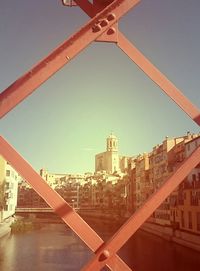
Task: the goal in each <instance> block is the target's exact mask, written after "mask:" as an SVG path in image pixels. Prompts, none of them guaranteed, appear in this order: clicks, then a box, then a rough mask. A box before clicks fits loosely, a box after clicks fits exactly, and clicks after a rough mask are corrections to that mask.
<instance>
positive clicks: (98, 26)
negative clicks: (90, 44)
mask: <svg viewBox="0 0 200 271" xmlns="http://www.w3.org/2000/svg"><path fill="white" fill-rule="evenodd" d="M92 31H93V32H99V31H101V25H100V24H96V25H94V26H93V27H92Z"/></svg>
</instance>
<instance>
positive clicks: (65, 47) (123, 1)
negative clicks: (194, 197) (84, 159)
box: [0, 0, 200, 271]
mask: <svg viewBox="0 0 200 271" xmlns="http://www.w3.org/2000/svg"><path fill="white" fill-rule="evenodd" d="M74 2H75V3H76V4H77V5H79V6H80V7H81V8H82V9H83V10H84V12H86V13H87V14H88V15H89V16H90V17H91V18H92V19H91V20H90V21H89V22H88V23H87V24H86V25H85V26H84V27H83V28H81V29H80V30H79V31H78V32H77V33H76V34H74V35H73V36H72V37H71V38H69V39H68V40H66V41H65V42H64V43H63V44H61V45H60V46H59V47H58V48H57V49H55V50H54V51H53V52H52V53H51V54H50V55H49V56H47V57H46V58H45V59H44V60H42V61H41V62H40V63H39V64H37V65H36V66H35V67H34V68H33V69H31V70H30V71H29V72H28V73H26V74H25V75H24V76H22V77H21V78H19V79H18V80H17V81H16V82H14V83H13V84H12V85H11V86H10V87H8V88H7V89H6V90H4V91H3V92H2V93H1V94H0V118H2V117H3V116H4V115H5V114H7V113H8V112H9V111H10V110H12V109H13V108H14V107H15V106H16V105H17V104H18V103H20V102H21V101H22V100H24V99H25V98H26V97H27V96H28V95H30V94H31V93H32V92H33V91H34V90H36V89H37V88H38V87H39V86H40V85H41V84H42V83H44V82H45V81H46V80H47V79H48V78H49V77H50V76H52V75H53V74H54V73H55V72H56V71H58V70H59V69H60V68H62V67H63V66H64V65H65V64H67V63H68V62H69V61H70V60H71V59H72V58H73V57H75V56H76V55H77V54H78V53H79V52H81V51H82V50H83V49H84V48H86V47H87V46H88V45H89V44H90V43H91V42H92V41H106V42H114V43H116V44H117V45H118V46H119V48H121V49H122V50H123V51H124V52H125V53H126V54H127V55H128V56H129V57H130V58H131V59H132V60H133V61H134V62H135V63H136V64H137V65H138V67H140V68H141V69H142V70H143V71H144V72H145V73H146V74H147V75H148V76H149V77H150V78H151V79H152V80H153V81H154V82H155V83H156V84H157V85H159V86H160V88H161V89H162V90H163V91H164V92H165V93H166V94H167V95H168V96H169V97H170V98H171V99H173V100H174V101H175V102H176V104H177V105H178V106H180V107H181V108H182V109H183V111H185V112H186V113H187V114H188V116H189V117H190V118H191V119H193V121H195V122H196V123H197V124H198V125H200V111H199V109H198V108H197V107H195V106H194V105H193V104H192V103H191V102H190V101H189V100H188V99H187V98H186V97H185V96H184V95H183V94H182V93H181V92H180V91H179V90H178V89H177V88H176V87H175V86H174V85H173V84H172V83H171V82H170V81H169V80H168V79H167V78H166V77H165V76H164V75H163V74H162V73H161V72H160V71H159V70H158V69H157V68H156V67H154V66H153V65H152V64H151V63H150V61H148V59H147V58H146V57H145V56H143V55H142V53H141V52H139V50H138V49H136V48H135V46H134V45H133V44H131V43H130V42H129V41H128V40H127V39H126V38H125V37H124V35H123V34H122V33H120V31H119V30H118V21H119V19H120V18H121V17H122V16H123V15H124V14H125V13H126V12H127V11H129V10H130V9H131V8H133V7H134V6H135V5H136V4H137V3H138V2H139V0H115V1H112V0H94V1H93V4H92V3H90V2H89V1H88V0H74ZM0 154H1V155H2V156H3V157H4V158H5V159H6V160H7V161H8V162H9V163H10V164H11V165H12V166H13V167H14V168H15V169H16V171H18V172H19V174H21V176H22V177H23V178H24V179H25V180H26V181H27V182H28V183H29V184H30V185H31V186H32V187H33V189H34V190H35V191H36V192H37V193H38V194H39V195H40V196H41V197H42V198H43V199H44V200H45V201H46V202H47V203H48V204H49V206H50V207H51V208H52V209H53V210H54V211H55V212H56V213H57V214H58V215H59V216H60V217H61V218H62V219H63V221H64V222H65V223H66V224H67V225H69V227H70V228H71V229H72V230H73V231H74V232H75V233H76V234H77V235H78V236H79V237H80V238H81V239H82V240H83V241H84V242H85V244H86V245H87V246H88V247H89V248H90V249H91V250H92V251H93V252H95V256H94V257H93V258H92V259H91V261H89V262H88V264H87V265H86V266H85V267H84V268H83V269H82V270H84V271H85V270H87V271H88V270H91V271H93V270H100V269H101V268H102V267H104V266H105V265H107V266H108V267H109V268H110V269H111V270H115V271H122V270H124V271H125V270H131V269H130V268H129V267H128V266H127V265H126V263H124V262H123V261H122V259H121V258H120V257H119V256H118V255H117V254H116V253H117V251H118V250H119V249H120V248H121V247H122V246H123V245H124V244H125V243H126V241H127V240H128V239H129V238H130V237H131V236H132V235H133V233H134V232H135V231H136V230H137V229H138V228H139V227H140V226H141V225H142V224H143V222H144V221H145V220H146V219H147V218H148V217H149V216H150V215H151V214H152V213H153V212H154V211H155V209H156V208H157V207H158V206H159V205H160V204H161V203H162V202H163V201H164V200H165V199H166V198H167V197H168V196H169V195H170V193H171V192H172V191H173V190H174V189H175V188H176V187H177V186H178V185H179V184H180V183H181V182H182V180H183V179H184V178H185V177H186V176H187V175H188V174H189V173H190V171H191V170H192V169H193V168H194V167H195V166H196V165H197V164H198V163H199V162H200V147H199V148H198V149H196V150H195V151H194V152H193V153H192V154H191V155H190V157H188V158H187V159H186V160H185V161H184V162H183V163H182V164H181V165H180V166H179V167H178V168H177V169H176V171H175V172H174V173H173V175H172V176H171V177H169V179H168V180H167V181H166V182H165V183H164V184H163V186H162V187H160V189H159V190H158V191H156V192H155V193H154V194H153V195H152V196H151V197H150V198H149V200H148V201H147V202H146V203H145V204H144V205H143V206H142V207H141V208H140V209H139V210H138V211H137V212H135V213H134V214H133V215H132V216H131V217H130V218H129V220H128V221H127V222H126V223H125V224H124V225H123V226H122V227H121V228H120V229H119V230H118V231H117V232H116V233H115V235H114V236H113V237H112V238H111V239H110V240H109V241H108V242H103V240H102V239H101V238H100V237H99V236H98V235H97V233H96V232H95V231H94V230H92V228H91V227H90V226H89V225H88V224H87V223H86V222H85V221H84V220H83V219H82V218H81V217H80V216H79V215H78V214H77V213H76V212H75V211H74V210H73V208H71V207H70V205H69V204H68V203H67V202H65V201H64V200H63V198H62V197H60V196H59V195H58V194H57V193H56V192H55V191H54V190H53V189H52V188H50V187H49V186H48V184H47V183H46V182H45V181H44V180H43V179H42V178H41V176H40V175H39V174H38V173H37V172H36V171H34V170H33V168H32V167H31V166H30V165H29V164H28V163H27V162H26V161H25V160H24V159H23V158H22V156H20V154H18V153H17V151H16V150H14V149H13V147H12V146H11V145H10V144H9V143H8V142H7V141H6V140H5V139H3V137H0Z"/></svg>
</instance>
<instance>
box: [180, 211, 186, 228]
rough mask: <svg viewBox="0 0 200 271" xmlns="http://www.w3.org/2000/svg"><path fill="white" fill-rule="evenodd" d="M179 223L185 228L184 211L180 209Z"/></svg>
mask: <svg viewBox="0 0 200 271" xmlns="http://www.w3.org/2000/svg"><path fill="white" fill-rule="evenodd" d="M181 225H182V227H183V228H185V220H184V211H181Z"/></svg>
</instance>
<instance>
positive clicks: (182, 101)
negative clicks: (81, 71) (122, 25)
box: [74, 0, 200, 125]
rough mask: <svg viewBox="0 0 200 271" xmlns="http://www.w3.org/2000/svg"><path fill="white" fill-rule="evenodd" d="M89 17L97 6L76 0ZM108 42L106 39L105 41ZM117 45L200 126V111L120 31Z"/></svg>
mask: <svg viewBox="0 0 200 271" xmlns="http://www.w3.org/2000/svg"><path fill="white" fill-rule="evenodd" d="M74 1H75V2H76V3H77V5H79V6H80V8H81V9H82V10H83V11H84V12H85V13H86V14H87V15H88V16H90V17H91V16H92V14H93V13H94V12H95V6H93V11H92V10H91V9H92V7H91V6H89V7H88V5H87V4H88V1H87V0H74ZM105 42H106V39H105ZM116 43H117V45H118V47H119V48H120V49H121V50H122V51H123V52H124V53H125V54H126V55H128V57H129V58H130V59H131V60H132V61H133V62H134V63H135V64H136V65H137V66H138V67H139V68H140V69H141V70H142V71H143V72H144V73H145V74H146V75H147V76H148V77H149V78H150V79H151V80H152V81H153V82H154V83H156V84H157V85H158V86H159V87H160V88H161V89H162V90H163V91H164V92H165V94H167V95H168V96H169V97H170V98H171V99H172V100H173V101H174V102H175V103H176V104H177V105H178V106H179V107H180V108H181V109H182V110H183V111H184V112H185V113H186V114H187V115H188V116H189V117H190V118H191V119H192V120H193V121H194V122H196V123H197V124H198V125H200V110H199V109H198V108H197V107H196V106H195V105H193V104H192V103H191V101H190V100H189V99H188V98H187V97H186V96H184V95H183V93H182V92H181V91H180V90H179V89H178V88H177V87H176V86H175V85H174V84H173V83H172V82H170V80H169V79H167V77H166V76H165V75H164V74H163V73H161V72H160V71H159V70H158V69H157V68H156V67H155V66H154V65H153V64H152V63H151V62H150V61H149V60H148V59H147V58H146V57H145V56H144V55H143V54H142V53H141V52H140V51H139V50H138V49H137V48H136V47H135V46H134V45H133V44H132V43H131V42H130V41H129V40H128V39H127V38H126V37H125V36H124V35H123V34H122V33H121V32H120V31H118V35H117V40H116Z"/></svg>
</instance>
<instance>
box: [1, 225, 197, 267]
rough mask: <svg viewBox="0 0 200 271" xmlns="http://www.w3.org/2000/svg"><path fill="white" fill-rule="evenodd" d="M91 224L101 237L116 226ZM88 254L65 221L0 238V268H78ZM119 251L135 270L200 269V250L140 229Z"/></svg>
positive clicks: (106, 236) (105, 236) (87, 250)
mask: <svg viewBox="0 0 200 271" xmlns="http://www.w3.org/2000/svg"><path fill="white" fill-rule="evenodd" d="M91 225H92V226H93V227H94V228H95V229H96V230H97V232H98V233H99V234H101V236H102V238H104V239H108V237H109V236H110V235H112V234H113V233H114V232H115V230H116V228H117V226H116V225H115V226H111V225H109V224H106V223H102V222H101V221H99V222H92V224H91ZM91 255H92V253H91V252H90V250H89V249H88V248H87V247H86V246H85V245H84V244H83V242H82V241H81V240H80V239H79V238H78V237H77V236H76V235H75V234H74V233H73V232H72V231H71V230H70V229H69V228H68V227H67V226H65V225H64V224H56V223H51V224H43V225H42V227H41V228H40V229H37V230H33V231H30V232H25V233H16V234H10V235H8V236H5V237H4V238H2V239H0V271H46V270H47V271H78V270H80V269H81V267H82V266H83V265H84V264H85V263H86V262H87V261H88V260H89V258H90V257H91ZM119 255H120V256H121V257H122V258H123V259H124V261H126V262H127V264H128V265H129V266H130V267H131V268H133V269H134V270H135V271H197V270H200V253H198V252H196V251H193V250H191V249H187V248H185V247H182V246H179V245H177V244H174V243H171V242H168V241H166V240H163V239H161V238H159V237H156V236H154V235H151V234H148V233H146V232H143V231H138V232H137V233H136V234H134V236H133V237H132V238H131V239H130V240H129V241H128V243H127V244H126V245H125V246H124V247H123V248H122V249H121V250H120V251H119ZM94 271H95V270H94Z"/></svg>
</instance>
